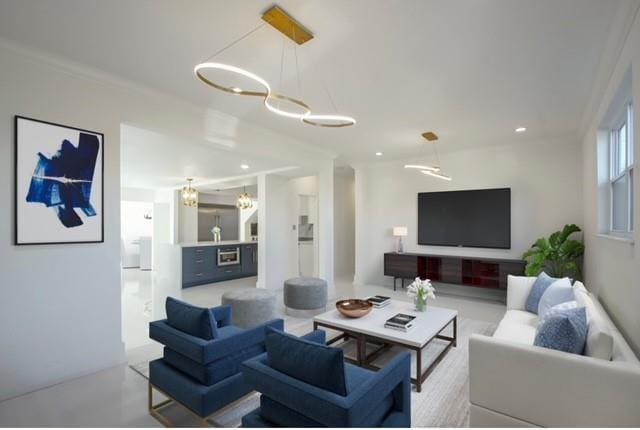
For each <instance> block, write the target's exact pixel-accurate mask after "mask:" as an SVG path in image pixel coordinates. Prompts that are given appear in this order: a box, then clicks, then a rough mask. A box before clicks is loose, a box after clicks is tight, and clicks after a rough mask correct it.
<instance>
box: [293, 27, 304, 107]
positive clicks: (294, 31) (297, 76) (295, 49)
mask: <svg viewBox="0 0 640 430" xmlns="http://www.w3.org/2000/svg"><path fill="white" fill-rule="evenodd" d="M295 37H296V28H295V27H293V38H294V39H295ZM293 55H294V57H295V58H296V81H297V83H298V97H299V98H303V97H302V85H301V84H300V68H299V67H298V48H297V47H296V44H295V43H294V44H293Z"/></svg>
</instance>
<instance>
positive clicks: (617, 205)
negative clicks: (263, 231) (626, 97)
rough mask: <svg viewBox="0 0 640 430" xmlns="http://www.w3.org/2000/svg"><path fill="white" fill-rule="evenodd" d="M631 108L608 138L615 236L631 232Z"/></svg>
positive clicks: (612, 229) (629, 106)
mask: <svg viewBox="0 0 640 430" xmlns="http://www.w3.org/2000/svg"><path fill="white" fill-rule="evenodd" d="M633 146H634V145H633V106H632V105H631V104H628V105H627V106H626V109H625V112H624V114H623V115H622V118H621V119H620V120H619V121H618V125H617V126H616V127H615V128H613V130H611V135H610V137H609V157H610V165H609V184H610V187H611V188H610V196H611V217H610V219H611V225H610V230H611V232H612V233H614V234H622V235H628V234H630V233H631V232H633V206H634V202H633V176H634V175H633V161H634V160H633Z"/></svg>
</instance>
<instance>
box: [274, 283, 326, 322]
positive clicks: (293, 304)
mask: <svg viewBox="0 0 640 430" xmlns="http://www.w3.org/2000/svg"><path fill="white" fill-rule="evenodd" d="M327 294H328V291H327V281H325V280H324V279H319V278H307V277H302V278H292V279H287V280H286V281H284V305H285V307H286V310H287V313H288V314H289V315H293V314H295V313H296V312H295V311H312V313H315V312H316V311H321V312H323V311H324V310H325V309H326V307H327ZM292 310H293V312H292Z"/></svg>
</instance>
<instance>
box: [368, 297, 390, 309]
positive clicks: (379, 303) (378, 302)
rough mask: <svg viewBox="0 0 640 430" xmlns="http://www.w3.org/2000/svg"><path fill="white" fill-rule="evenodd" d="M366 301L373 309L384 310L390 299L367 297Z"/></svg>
mask: <svg viewBox="0 0 640 430" xmlns="http://www.w3.org/2000/svg"><path fill="white" fill-rule="evenodd" d="M366 300H367V301H368V302H369V303H371V304H372V305H373V307H374V308H384V307H385V306H387V305H388V304H389V303H391V297H387V296H372V297H367V298H366Z"/></svg>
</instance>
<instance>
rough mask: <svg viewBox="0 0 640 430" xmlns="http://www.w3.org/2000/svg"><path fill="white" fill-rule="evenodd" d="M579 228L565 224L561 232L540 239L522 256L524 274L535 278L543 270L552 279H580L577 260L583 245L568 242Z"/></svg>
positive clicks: (581, 253) (576, 242)
mask: <svg viewBox="0 0 640 430" xmlns="http://www.w3.org/2000/svg"><path fill="white" fill-rule="evenodd" d="M579 231H581V230H580V227H578V226H577V225H575V224H567V225H565V226H564V228H563V229H562V230H561V231H556V232H554V233H552V234H551V235H550V236H549V238H548V239H546V238H540V239H538V240H536V242H535V243H534V244H533V245H532V246H531V248H530V249H528V250H527V251H525V252H524V253H523V254H522V258H523V259H524V260H526V261H527V265H526V267H525V274H526V275H527V276H536V275H538V274H540V272H542V271H543V270H544V271H546V272H547V273H548V274H549V275H550V276H553V277H563V276H570V277H574V278H577V277H580V265H579V264H578V263H579V259H580V258H581V257H582V255H583V254H584V244H582V243H581V242H578V241H577V240H569V236H571V235H572V234H573V233H576V232H579Z"/></svg>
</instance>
